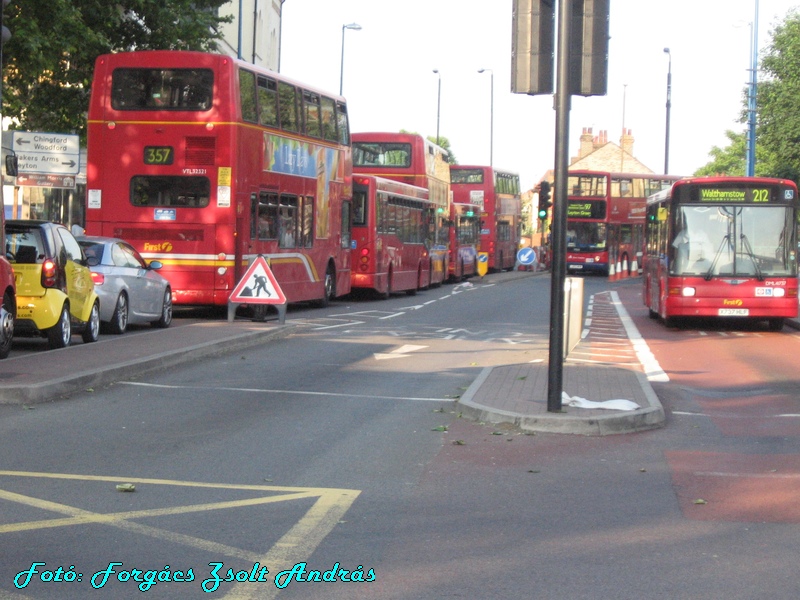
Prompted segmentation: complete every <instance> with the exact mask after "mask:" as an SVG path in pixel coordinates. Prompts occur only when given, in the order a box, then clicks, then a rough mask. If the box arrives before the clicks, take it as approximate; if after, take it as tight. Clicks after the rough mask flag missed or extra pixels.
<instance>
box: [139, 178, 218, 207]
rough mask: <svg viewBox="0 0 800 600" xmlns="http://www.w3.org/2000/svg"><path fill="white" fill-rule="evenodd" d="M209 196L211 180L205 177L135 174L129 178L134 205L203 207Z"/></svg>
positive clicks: (206, 204) (206, 203)
mask: <svg viewBox="0 0 800 600" xmlns="http://www.w3.org/2000/svg"><path fill="white" fill-rule="evenodd" d="M210 197H211V182H210V181H209V180H208V178H207V177H181V176H178V175H158V176H153V175H137V176H136V177H132V178H131V204H133V205H134V206H178V207H187V208H204V207H206V206H208V201H209V198H210Z"/></svg>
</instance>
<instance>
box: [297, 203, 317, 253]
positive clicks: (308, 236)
mask: <svg viewBox="0 0 800 600" xmlns="http://www.w3.org/2000/svg"><path fill="white" fill-rule="evenodd" d="M300 222H301V224H302V230H301V236H302V237H301V240H300V246H302V247H304V248H311V247H312V246H313V241H314V198H313V197H311V196H307V197H305V198H302V214H301V215H300Z"/></svg>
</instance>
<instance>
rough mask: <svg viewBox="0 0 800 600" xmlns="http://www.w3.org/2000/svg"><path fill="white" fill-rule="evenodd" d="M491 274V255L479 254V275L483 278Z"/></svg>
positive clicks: (486, 253)
mask: <svg viewBox="0 0 800 600" xmlns="http://www.w3.org/2000/svg"><path fill="white" fill-rule="evenodd" d="M488 272H489V253H488V252H478V275H480V276H481V277H483V276H484V275H486V273H488Z"/></svg>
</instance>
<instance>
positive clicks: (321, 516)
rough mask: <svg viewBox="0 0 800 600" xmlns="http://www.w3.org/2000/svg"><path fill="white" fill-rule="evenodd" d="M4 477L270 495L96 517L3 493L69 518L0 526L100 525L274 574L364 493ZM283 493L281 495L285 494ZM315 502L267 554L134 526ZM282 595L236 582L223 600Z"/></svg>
mask: <svg viewBox="0 0 800 600" xmlns="http://www.w3.org/2000/svg"><path fill="white" fill-rule="evenodd" d="M0 477H25V478H40V479H62V480H73V481H103V482H109V483H135V484H140V485H142V486H147V485H152V486H173V487H195V488H206V489H224V490H249V491H255V492H268V493H270V494H271V495H268V496H263V497H257V498H250V499H245V500H234V501H228V502H214V503H209V504H198V505H189V506H175V507H167V508H162V509H151V510H140V511H126V512H118V513H97V512H93V511H88V510H84V509H80V508H76V507H73V506H69V505H66V504H61V503H58V502H51V501H48V500H43V499H41V498H34V497H32V496H25V495H22V494H16V493H13V492H8V491H5V490H0V497H1V498H3V499H4V500H8V501H10V502H16V503H18V504H22V505H25V506H29V507H32V508H34V509H40V510H46V511H50V512H55V513H59V514H62V515H66V517H65V518H55V519H44V520H38V521H29V522H26V523H11V524H6V525H3V526H0V534H2V533H9V532H17V531H26V530H41V529H45V528H51V527H66V526H74V525H87V524H102V525H108V526H110V527H116V528H120V529H124V530H127V531H129V532H132V533H138V534H141V535H146V536H149V537H154V538H157V539H162V540H166V541H168V542H172V543H176V544H180V545H184V546H187V547H190V548H194V549H199V550H203V551H208V552H212V553H215V554H217V555H218V556H220V557H222V556H230V557H232V558H238V559H241V560H246V561H248V562H253V563H256V562H259V563H261V564H262V565H265V566H267V567H268V568H269V570H270V572H271V573H278V572H280V571H281V570H284V569H288V568H291V567H292V566H293V565H294V564H296V563H298V562H303V561H307V560H308V559H309V558H310V557H311V555H312V554H313V552H314V551H315V550H316V548H317V547H318V546H319V544H320V543H321V542H322V541H323V540H324V539H325V538H326V537H327V536H328V534H330V532H331V531H332V530H333V528H334V527H335V526H336V525H337V524H338V523H339V522H340V521H341V519H342V517H343V516H344V515H345V513H346V512H347V511H348V510H349V509H350V507H351V506H352V504H353V502H355V500H356V498H357V497H358V496H359V494H360V493H361V492H360V491H359V490H349V489H334V488H296V487H279V486H266V485H235V484H224V483H205V482H194V481H181V480H170V479H146V478H129V477H104V476H96V475H76V474H69V473H39V472H28V471H0ZM281 493H282V494H281ZM315 497H316V498H317V500H316V501H315V502H314V504H313V505H312V506H311V508H309V509H308V510H307V511H306V512H305V514H304V515H303V516H302V517H300V519H299V520H298V521H297V522H296V523H295V524H294V525H293V526H292V527H291V528H290V529H289V530H288V531H287V532H286V533H285V534H284V535H283V536H282V537H281V538H280V539H279V540H278V541H277V542H276V543H275V545H274V546H272V547H271V548H270V549H269V550H268V551H266V553H264V554H261V553H258V552H253V551H250V550H243V549H241V548H234V547H232V546H228V545H226V544H220V543H217V542H213V541H210V540H205V539H202V538H197V537H194V536H189V535H184V534H179V533H176V532H173V531H168V530H164V529H159V528H157V527H152V526H148V525H142V524H139V523H134V522H131V520H132V519H142V518H150V517H153V516H161V515H168V514H184V513H185V514H188V513H193V512H204V511H211V510H220V509H227V508H232V509H239V508H241V507H244V506H258V505H260V504H266V503H274V502H283V501H291V500H297V499H306V498H315ZM277 593H278V590H277V588H274V587H272V586H254V585H252V584H249V585H248V584H246V583H241V584H239V583H237V584H235V585H234V586H233V587H232V589H231V590H230V591H229V592H228V593H227V594H226V595H225V596H223V597H224V598H229V599H231V600H234V599H235V600H246V599H248V598H253V597H254V595H255V594H258V598H260V599H264V598H266V599H271V598H275V597H276V596H277ZM24 597H25V596H17V595H11V596H8V595H5V596H4V595H2V594H0V598H6V599H16V598H24Z"/></svg>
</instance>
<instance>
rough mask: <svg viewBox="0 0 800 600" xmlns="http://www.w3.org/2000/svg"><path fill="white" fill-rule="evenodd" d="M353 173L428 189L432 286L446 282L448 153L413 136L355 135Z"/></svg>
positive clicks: (449, 251)
mask: <svg viewBox="0 0 800 600" xmlns="http://www.w3.org/2000/svg"><path fill="white" fill-rule="evenodd" d="M352 140H353V171H354V172H355V173H357V174H364V175H372V176H375V177H382V178H384V179H391V180H393V181H399V182H401V183H406V184H409V185H413V186H417V187H421V188H425V189H427V190H428V200H429V201H430V209H429V210H430V214H429V216H428V218H427V219H426V221H427V222H428V223H429V226H430V231H429V232H428V235H427V238H428V239H429V240H430V242H429V247H428V257H429V259H430V274H431V275H430V278H431V285H434V286H436V285H441V283H442V282H444V281H446V280H447V277H448V273H449V269H450V265H451V264H452V258H453V251H454V248H453V247H452V246H451V241H450V240H451V238H452V235H451V231H450V229H451V223H452V216H451V214H450V211H451V209H450V205H451V203H452V200H451V193H450V169H449V166H448V164H447V160H446V154H447V153H446V152H445V150H444V149H443V148H441V147H440V146H437V145H436V144H434V143H433V142H431V141H430V140H427V139H425V138H424V137H422V136H421V135H418V134H414V133H389V132H369V133H353V135H352Z"/></svg>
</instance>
